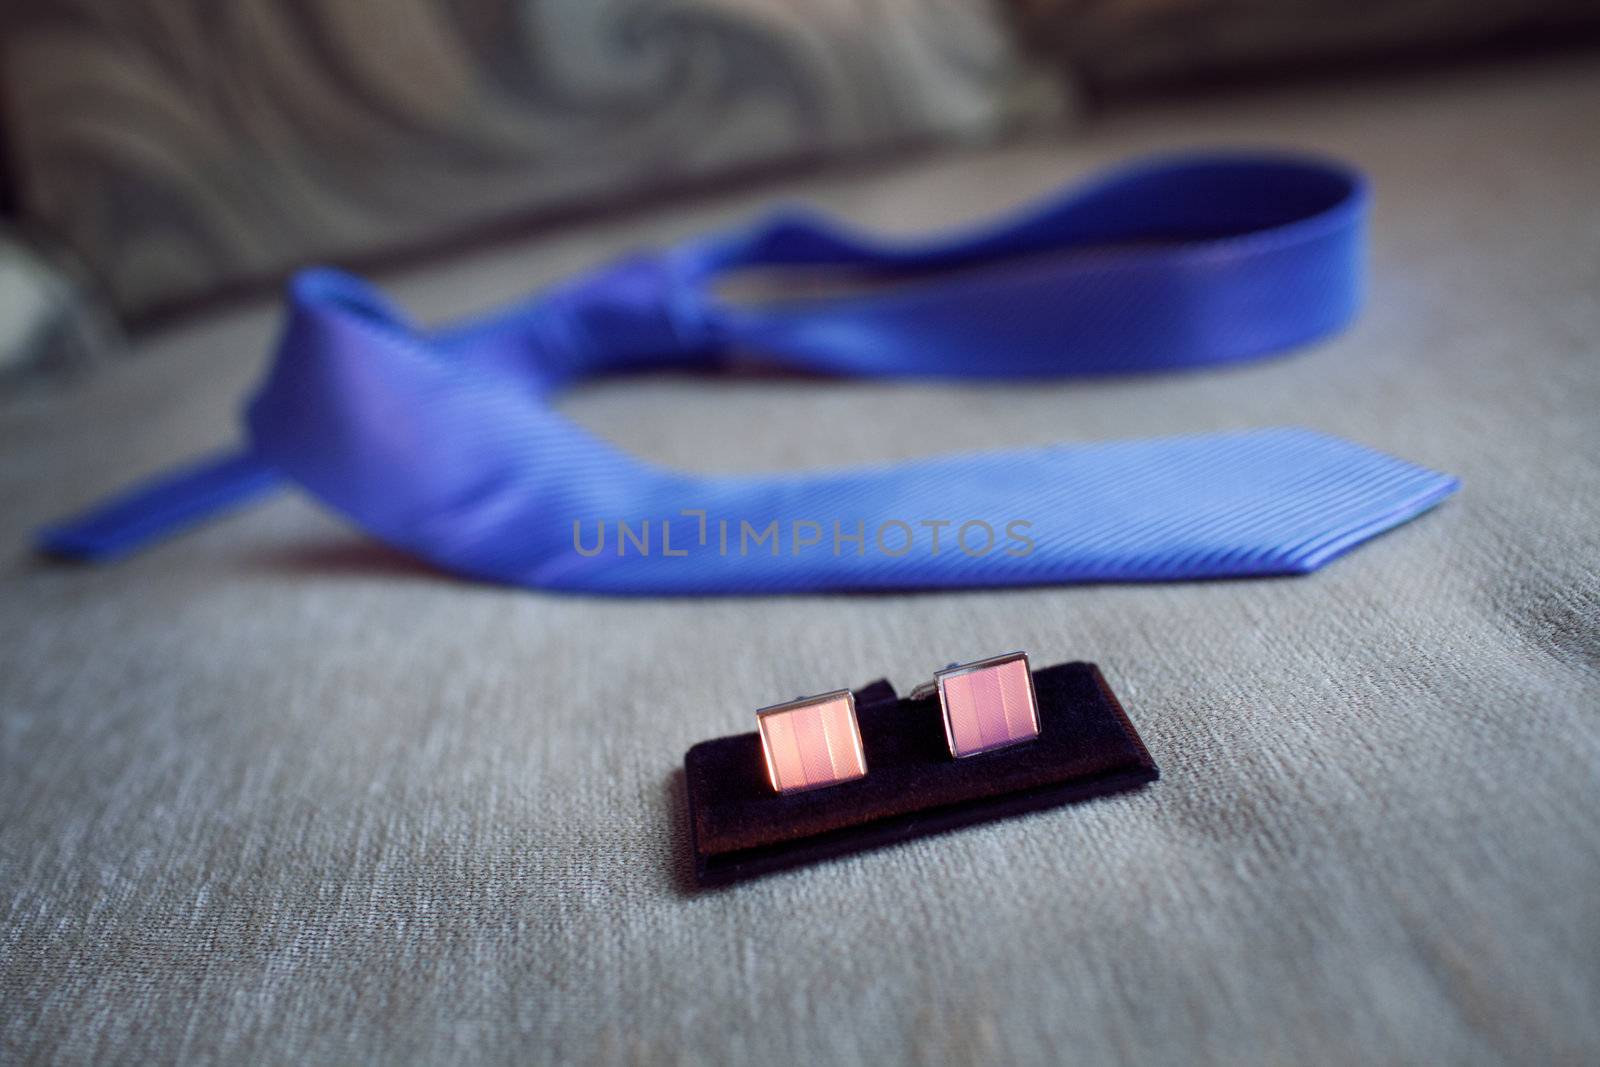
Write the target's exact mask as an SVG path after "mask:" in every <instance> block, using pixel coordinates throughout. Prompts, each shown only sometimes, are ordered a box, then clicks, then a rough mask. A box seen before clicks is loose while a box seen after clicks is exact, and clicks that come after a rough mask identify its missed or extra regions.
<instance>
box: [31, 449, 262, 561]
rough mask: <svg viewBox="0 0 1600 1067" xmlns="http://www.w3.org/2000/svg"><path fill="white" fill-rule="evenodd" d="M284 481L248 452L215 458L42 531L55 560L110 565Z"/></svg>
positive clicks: (42, 546)
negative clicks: (106, 563) (107, 563)
mask: <svg viewBox="0 0 1600 1067" xmlns="http://www.w3.org/2000/svg"><path fill="white" fill-rule="evenodd" d="M279 484H280V482H279V477H278V475H277V473H276V472H275V471H273V470H272V468H271V467H269V466H267V465H266V464H265V463H264V462H262V461H261V460H260V459H258V458H257V457H256V456H255V455H254V454H253V453H251V452H248V451H240V452H230V453H226V454H223V455H220V456H213V457H209V458H207V459H204V460H201V461H199V462H196V463H192V464H189V465H187V466H184V467H181V468H179V469H178V470H175V471H171V472H169V473H167V474H164V475H161V476H159V477H157V478H155V479H152V480H151V481H149V482H146V483H144V484H143V485H139V486H136V487H134V488H133V489H131V490H129V491H127V492H125V493H122V494H120V495H118V496H116V497H114V498H112V499H111V500H108V501H106V502H104V503H102V504H99V505H97V506H95V507H93V508H90V509H89V510H88V511H85V512H82V513H81V514H78V515H74V516H72V517H70V518H67V519H64V520H62V521H60V522H57V523H53V524H52V525H50V526H47V527H45V528H44V529H42V530H40V531H38V533H36V534H35V535H34V547H35V549H36V550H37V551H38V552H40V553H41V554H43V555H46V556H49V557H51V558H54V559H64V560H74V561H79V562H84V563H105V562H109V561H111V560H115V559H119V558H121V557H123V556H126V555H129V554H130V553H133V552H136V551H138V550H139V549H141V548H145V547H147V546H149V545H151V544H154V543H155V542H157V541H162V540H165V539H166V538H168V537H172V536H174V535H176V534H178V533H181V532H182V531H184V530H186V529H188V528H190V527H191V526H194V525H197V524H198V523H201V522H204V521H205V520H207V519H209V518H212V517H214V516H216V515H219V514H221V513H223V512H225V511H229V510H231V509H233V508H236V507H240V506H243V505H244V504H246V503H248V502H249V501H251V500H254V499H255V498H257V497H260V496H262V495H264V494H265V493H267V492H268V491H269V490H272V489H275V488H277V486H278V485H279Z"/></svg>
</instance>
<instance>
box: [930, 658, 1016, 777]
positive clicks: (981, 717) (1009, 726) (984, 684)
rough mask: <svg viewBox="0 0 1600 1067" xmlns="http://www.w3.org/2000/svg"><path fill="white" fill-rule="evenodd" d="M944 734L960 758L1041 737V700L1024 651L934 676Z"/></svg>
mask: <svg viewBox="0 0 1600 1067" xmlns="http://www.w3.org/2000/svg"><path fill="white" fill-rule="evenodd" d="M933 680H934V682H935V683H936V684H937V685H938V687H939V706H940V707H941V708H942V709H943V713H944V736H945V740H946V741H947V742H948V743H949V745H950V754H951V755H952V756H955V757H956V758H957V759H959V758H961V757H963V756H976V755H977V754H978V753H980V752H990V751H993V750H994V749H997V748H1005V747H1006V746H1007V745H1016V744H1021V743H1022V742H1024V741H1032V740H1033V739H1034V738H1036V737H1038V736H1039V702H1038V699H1037V698H1036V697H1035V696H1034V692H1033V675H1032V674H1031V673H1030V672H1029V670H1028V657H1027V655H1026V654H1025V653H1022V652H1012V653H1009V654H1007V655H1004V656H994V657H992V658H990V659H985V660H979V661H978V662H976V663H963V664H960V665H959V666H955V667H947V668H946V669H944V670H942V671H938V672H936V673H935V674H934V676H933Z"/></svg>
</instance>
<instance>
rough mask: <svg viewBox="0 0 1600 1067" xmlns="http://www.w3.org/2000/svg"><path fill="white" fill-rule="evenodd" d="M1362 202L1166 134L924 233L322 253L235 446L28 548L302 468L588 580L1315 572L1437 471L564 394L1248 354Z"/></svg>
mask: <svg viewBox="0 0 1600 1067" xmlns="http://www.w3.org/2000/svg"><path fill="white" fill-rule="evenodd" d="M1366 206H1367V194H1366V190H1365V186H1364V183H1363V181H1362V179H1361V178H1360V176H1359V175H1358V174H1356V173H1354V172H1352V171H1350V170H1348V169H1346V168H1344V167H1342V166H1339V165H1337V164H1333V163H1329V162H1324V161H1318V160H1309V159H1300V158H1290V157H1279V156H1261V155H1216V156H1193V157H1184V158H1163V159H1157V160H1152V161H1147V162H1144V163H1140V164H1136V165H1133V166H1130V167H1127V168H1124V169H1122V170H1119V171H1115V172H1112V173H1110V174H1108V175H1106V176H1104V177H1102V178H1099V179H1098V180H1094V181H1091V182H1088V183H1086V184H1084V185H1082V186H1080V187H1077V188H1074V189H1069V190H1067V191H1065V192H1063V193H1062V194H1060V195H1058V196H1057V197H1055V198H1053V199H1051V200H1049V201H1047V202H1045V203H1043V204H1041V205H1039V206H1037V207H1035V208H1033V209H1032V210H1029V211H1026V212H1023V213H1021V214H1019V215H1016V216H1014V217H1012V218H1010V219H1007V220H1004V221H1002V222H1000V223H997V224H994V225H991V226H988V227H984V228H979V229H975V230H971V231H968V232H965V233H960V234H956V235H953V236H946V237H942V238H939V239H934V240H927V241H918V242H889V241H884V240H879V239H875V238H873V237H870V236H865V235H862V234H859V233H855V232H851V231H849V230H847V229H844V228H841V227H840V226H838V225H837V224H835V223H832V222H830V221H829V220H826V219H822V218H817V217H813V216H811V215H808V214H805V213H802V212H795V211H784V212H779V213H777V214H774V215H772V216H770V217H768V218H766V219H764V220H762V221H760V222H758V223H757V224H755V225H754V226H751V227H749V228H747V229H741V230H738V231H734V232H731V233H725V234H717V235H712V236H709V237H706V238H702V239H697V240H691V241H689V242H686V243H684V244H682V245H679V246H676V247H673V248H669V249H666V250H662V251H654V252H644V253H639V254H636V255H633V256H629V257H627V258H624V259H622V260H620V261H618V262H616V263H613V264H610V265H608V266H605V267H602V268H600V269H598V270H596V271H594V272H592V273H590V274H587V275H584V276H581V277H579V278H577V279H575V280H573V281H571V282H569V283H566V284H564V285H560V286H557V287H556V288H554V289H552V290H550V291H546V292H544V293H541V294H538V295H536V296H534V297H532V298H531V299H529V300H528V301H527V302H525V303H522V304H519V305H517V306H513V307H510V308H508V309H505V310H503V311H501V312H498V313H496V314H493V315H490V316H488V317H485V318H480V319H475V320H471V321H467V322H465V323H460V324H455V325H450V326H445V327H443V328H437V329H427V328H423V327H421V326H418V325H416V324H414V323H412V322H410V321H409V320H408V319H407V318H406V317H405V316H404V315H403V314H402V313H401V312H399V311H398V310H397V309H395V308H393V307H392V306H390V304H389V303H388V302H387V301H386V300H385V299H384V298H383V297H382V295H381V294H379V293H378V292H377V291H376V290H374V289H373V288H372V287H371V286H369V285H367V284H366V283H364V282H362V281H360V280H359V279H356V278H354V277H351V276H349V275H346V274H342V273H339V272H337V271H333V270H328V269H316V270H311V271H308V272H305V273H302V274H301V275H299V276H297V277H296V278H295V279H294V280H293V282H292V283H291V286H290V291H289V309H288V320H287V325H286V327H285V330H284V333H283V336H282V340H281V342H280V344H279V347H278V351H277V356H276V359H275V360H274V362H273V364H272V366H271V369H270V371H269V372H268V374H267V377H266V380H265V382H264V383H263V384H262V386H261V388H260V390H259V392H258V393H257V394H256V396H255V397H254V399H253V401H252V402H251V403H250V405H249V408H248V413H247V419H246V423H247V428H248V442H249V443H248V447H247V448H246V449H244V450H242V451H239V452H236V453H233V454H229V455H224V456H221V457H218V458H216V459H214V460H209V461H204V462H201V463H199V464H197V465H195V466H193V467H191V468H189V469H186V470H183V471H180V472H178V473H177V474H175V475H171V476H169V477H167V478H164V479H162V480H159V481H157V482H154V483H152V484H150V485H148V486H145V487H143V488H141V489H137V490H135V491H134V492H133V493H131V494H129V495H127V496H124V497H122V498H120V499H117V500H114V501H112V502H110V503H109V504H107V505H105V506H103V507H101V508H98V509H96V510H94V511H91V512H90V513H88V514H86V515H84V516H81V517H79V518H77V519H74V520H71V521H69V522H66V523H64V524H62V525H59V526H56V527H54V528H51V529H49V530H46V531H44V532H43V533H42V534H41V535H40V546H41V548H42V549H44V550H45V551H47V552H50V553H53V554H56V555H64V556H71V557H77V558H82V559H109V558H114V557H116V556H119V555H122V554H124V553H126V552H129V551H131V550H133V549H135V548H138V547H140V546H142V545H144V544H146V543H148V542H150V541H153V540H155V539H157V538H160V537H162V536H165V535H167V534H169V533H171V532H174V531H176V530H179V529H181V528H183V527H185V526H187V525H190V524H192V523H194V522H196V521H199V520H200V519H202V518H204V517H206V516H208V515H210V514H213V513H215V512H218V511H221V510H223V509H224V508H226V507H230V506H233V505H236V504H238V503H241V502H243V501H245V500H247V499H250V498H252V497H254V496H256V495H259V494H260V493H262V492H263V491H265V490H267V489H270V488H273V487H274V486H276V485H278V484H280V483H281V482H282V481H284V480H287V481H289V482H291V483H293V484H295V485H297V486H299V487H301V488H302V489H304V490H306V491H308V492H310V493H311V494H313V495H314V496H315V497H317V498H318V499H320V500H321V501H322V502H323V503H324V504H326V505H327V506H328V507H329V508H331V509H333V510H334V511H336V512H338V513H340V514H342V515H344V516H346V517H347V518H348V519H349V520H350V521H352V522H353V523H355V524H356V525H357V526H359V527H360V528H361V529H363V530H365V531H367V532H368V533H369V534H371V535H372V536H374V537H376V538H378V539H380V540H382V541H384V542H387V543H388V544H390V545H393V546H397V547H399V548H401V549H403V550H405V551H408V552H411V553H414V554H416V555H417V556H420V557H422V558H424V559H427V560H429V561H431V562H433V563H434V564H436V565H438V566H439V567H441V568H443V569H444V570H447V571H449V572H452V573H456V574H459V575H463V576H467V577H472V578H478V579H486V580H491V581H498V582H509V583H515V584H519V585H526V586H532V587H539V588H548V589H562V590H571V591H580V592H594V593H612V594H663V593H668V594H670V593H682V594H746V593H782V592H807V591H821V590H864V589H909V588H949V587H962V586H1002V585H1025V584H1041V583H1065V582H1082V581H1160V580H1171V579H1187V578H1208V577H1237V576H1246V575H1268V574H1288V573H1303V572H1307V571H1312V570H1315V569H1316V568H1318V567H1320V566H1322V565H1323V564H1325V563H1326V562H1328V561H1329V560H1331V559H1333V558H1334V557H1336V556H1338V555H1339V554H1341V553H1342V552H1344V551H1346V550H1347V549H1349V548H1351V547H1352V546H1354V545H1356V544H1359V543H1360V542H1362V541H1364V540H1366V539H1368V538H1370V537H1372V536H1374V535H1376V534H1378V533H1380V532H1382V531H1384V530H1387V529H1389V528H1391V527H1393V526H1395V525H1397V524H1399V523H1401V522H1404V521H1406V520H1407V519H1410V518H1411V517H1413V516H1415V515H1417V514H1419V513H1420V512H1422V511H1424V510H1426V509H1428V508H1430V507H1432V506H1433V505H1434V504H1436V503H1437V502H1439V501H1440V500H1442V499H1443V498H1444V497H1446V496H1448V495H1449V494H1450V493H1452V492H1453V491H1454V490H1455V489H1456V487H1457V483H1456V481H1455V479H1453V478H1451V477H1449V476H1448V475H1444V474H1440V473H1438V472H1435V471H1431V470H1427V469H1425V468H1422V467H1418V466H1414V465H1412V464H1410V463H1407V462H1404V461H1402V460H1399V459H1396V458H1393V457H1390V456H1387V455H1384V454H1382V453H1379V452H1375V451H1372V450H1370V449H1367V448H1364V447H1362V446H1360V445H1357V444H1353V443H1351V442H1348V441H1344V440H1341V439H1339V438H1335V437H1330V436H1328V435H1325V434H1321V433H1316V432H1312V431H1308V430H1300V429H1263V430H1255V431H1245V432H1230V433H1217V434H1204V435H1191V436H1182V437H1171V438H1161V439H1152V440H1135V441H1111V442H1104V443H1093V444H1076V445H1062V446H1058V447H1048V448H1033V449H1026V450H1016V451H999V452H992V453H985V454H978V455H961V456H950V457H942V458H934V459H927V460H920V461H915V462H910V463H899V464H893V465H883V466H873V467H862V468H853V469H844V470H832V471H822V472H799V473H780V474H770V475H759V476H758V475H738V476H732V475H703V474H697V473H692V472H689V471H683V470H676V469H671V468H668V467H664V466H661V465H658V464H655V463H651V462H649V461H647V460H644V459H641V458H639V457H636V456H632V455H629V454H627V453H625V452H623V451H621V450H619V449H617V448H616V447H614V446H612V445H610V444H609V443H607V442H605V441H603V440H600V439H599V438H597V437H596V436H595V435H593V434H591V433H589V432H587V431H586V430H584V429H583V428H581V427H580V426H578V425H576V424H574V423H573V422H571V421H570V420H568V419H567V418H565V417H564V416H562V415H561V414H559V413H558V412H557V411H556V410H555V409H554V408H553V407H552V406H551V403H550V398H551V396H552V394H553V393H554V392H556V391H557V390H559V389H561V388H562V387H564V386H566V385H569V384H571V383H573V382H575V381H578V380H581V379H584V378H589V377H593V376H597V375H605V374H615V373H619V372H632V371H645V370H658V369H668V368H679V369H696V370H700V371H706V370H717V369H723V368H727V367H729V366H730V365H732V364H735V363H739V364H747V363H749V362H750V361H751V360H759V361H760V362H762V363H764V364H765V365H767V366H770V367H774V368H781V369H787V370H793V371H798V372H804V373H825V374H835V375H863V376H919V377H929V376H936V377H944V378H968V379H971V378H988V379H1033V378H1053V377H1061V376H1070V375H1105V374H1127V373H1135V372H1149V371H1155V370H1167V369H1171V370H1177V369H1183V368H1195V367H1200V366H1205V365H1211V364H1220V363H1226V362H1229V361H1236V360H1244V359H1250V358H1255V357H1259V356H1264V355H1267V354H1270V353H1274V352H1278V351H1281V350H1283V349H1285V348H1288V347H1290V346H1294V345H1298V344H1301V343H1304V342H1309V341H1311V340H1314V339H1316V338H1319V337H1323V336H1325V335H1327V334H1330V333H1332V332H1333V331H1335V330H1337V329H1339V328H1341V327H1342V326H1344V325H1345V324H1346V323H1347V322H1348V321H1349V320H1350V319H1351V317H1352V316H1353V315H1354V314H1355V312H1356V310H1357V307H1358V304H1359V300H1360V293H1361V287H1362V260H1363V227H1364V224H1365V218H1366ZM752 269H764V270H768V271H776V272H779V273H780V274H781V273H782V272H795V271H805V272H807V273H810V274H823V275H827V276H832V277H837V278H846V279H850V280H852V281H855V282H863V281H864V282H879V283H882V284H879V285H876V286H872V285H869V286H867V287H866V288H865V290H864V291H861V292H858V293H856V294H854V295H843V296H834V297H827V296H819V297H816V298H811V299H803V300H782V301H776V302H766V303H759V304H754V305H750V304H738V303H733V302H730V301H727V300H725V299H721V298H719V297H718V295H717V294H716V286H717V283H718V282H719V281H720V280H722V279H724V278H726V277H728V276H730V275H734V274H737V273H740V272H746V271H750V270H752ZM729 447H737V443H736V442H729ZM941 538H942V541H941Z"/></svg>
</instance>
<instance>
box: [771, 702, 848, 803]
mask: <svg viewBox="0 0 1600 1067" xmlns="http://www.w3.org/2000/svg"><path fill="white" fill-rule="evenodd" d="M756 721H757V722H758V723H759V724H760V727H761V753H762V755H763V756H765V757H766V760H767V780H768V781H770V782H771V783H772V788H773V789H775V790H776V791H778V792H779V793H799V792H802V791H803V790H807V789H819V788H821V787H822V786H826V785H838V784H839V783H841V782H850V781H854V780H855V779H857V778H860V777H861V776H862V775H864V774H866V773H867V757H866V753H865V752H863V751H862V748H861V728H860V727H859V726H858V725H857V723H856V698H855V697H854V695H852V694H851V692H850V690H848V689H840V690H837V691H835V692H832V693H824V694H822V695H821V696H815V697H802V698H801V699H799V700H791V701H790V702H789V703H787V704H774V705H773V706H772V707H770V708H762V709H761V710H760V711H758V712H756Z"/></svg>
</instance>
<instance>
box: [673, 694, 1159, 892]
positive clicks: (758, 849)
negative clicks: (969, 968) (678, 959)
mask: <svg viewBox="0 0 1600 1067" xmlns="http://www.w3.org/2000/svg"><path fill="white" fill-rule="evenodd" d="M1033 681H1034V690H1035V693H1036V694H1037V697H1038V701H1039V736H1038V737H1037V738H1036V739H1034V740H1032V741H1028V742H1025V743H1023V744H1019V745H1013V746H1011V747H1010V748H1003V749H999V750H997V751H994V752H985V753H982V754H980V755H976V756H968V757H965V758H963V759H959V760H958V759H954V758H952V757H951V755H950V751H949V749H948V748H947V747H946V742H945V735H944V726H943V723H942V720H941V717H940V711H939V698H938V696H937V695H936V694H932V695H929V696H927V697H924V698H922V699H918V700H912V699H909V698H907V699H900V698H899V697H898V696H897V695H896V693H895V691H894V687H893V686H891V685H890V684H889V683H888V682H886V681H877V682H873V683H871V684H870V685H866V686H863V687H862V688H860V689H857V690H855V700H856V716H857V719H858V721H859V723H860V726H861V743H862V747H863V749H864V750H865V752H866V757H867V774H866V777H864V778H858V779H856V780H855V781H851V782H845V783H842V784H840V785H834V786H828V787H826V788H823V789H816V790H811V791H809V792H802V793H790V794H779V793H776V792H774V791H773V789H772V786H771V785H770V784H769V783H768V781H767V777H766V770H765V764H764V762H763V759H762V755H761V740H760V738H759V736H758V735H756V734H755V733H748V734H735V735H734V736H732V737H720V738H717V739H716V740H714V741H702V742H701V743H700V744H698V745H695V746H694V747H693V748H691V749H690V750H689V751H688V753H687V754H686V755H685V756H684V761H683V762H684V773H685V776H686V788H687V793H688V798H689V834H690V841H691V844H692V846H693V848H694V870H695V878H696V880H697V881H699V882H700V884H701V885H720V884H723V883H726V882H733V881H738V880H739V879H743V878H750V877H754V876H755V875H759V874H766V873H768V872H769V871H776V870H780V869H782V868H785V867H795V866H800V865H802V864H807V863H814V862H816V861H818V860H824V859H829V858H831V857H834V856H840V855H843V854H845V853H848V852H856V851H859V850H861V849H867V848H874V847H876V846H878V845H887V844H892V843H894V842H896V841H905V840H908V839H910V838H913V837H920V836H922V835H924V834H932V833H938V832H940V831H944V830H952V829H955V828H957V827H961V826H967V825H970V824H972V823H976V822H983V821H986V820H989V819H1000V818H1005V817H1006V816H1009V815H1019V814H1022V813H1024V812H1030V811H1037V810H1039V809H1041V808H1048V807H1054V806H1056V805H1060V804H1070V803H1074V802H1076V801H1080V800H1087V799H1090V798H1091V797H1098V796H1105V795H1107V794H1110V793H1118V792H1123V791H1125V790H1129V789H1136V788H1138V787H1139V786H1142V785H1145V784H1146V783H1148V782H1153V781H1155V780H1156V778H1158V777H1159V776H1160V772H1159V770H1158V769H1157V768H1156V765H1155V761H1154V760H1152V759H1151V758H1150V753H1149V752H1148V751H1147V750H1146V749H1145V747H1144V742H1143V741H1141V740H1140V739H1139V734H1138V732H1137V731H1135V730H1134V728H1133V724H1132V723H1130V722H1129V721H1128V716H1127V714H1126V713H1125V712H1124V711H1123V710H1122V705H1121V704H1119V703H1118V702H1117V698H1116V697H1115V696H1113V695H1112V692H1111V689H1110V687H1109V686H1107V685H1106V681H1105V678H1103V677H1102V676H1101V674H1100V670H1099V668H1098V667H1096V666H1095V665H1094V664H1092V663H1063V664H1060V665H1058V666H1055V667H1046V668H1043V669H1041V670H1037V671H1034V672H1033Z"/></svg>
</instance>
